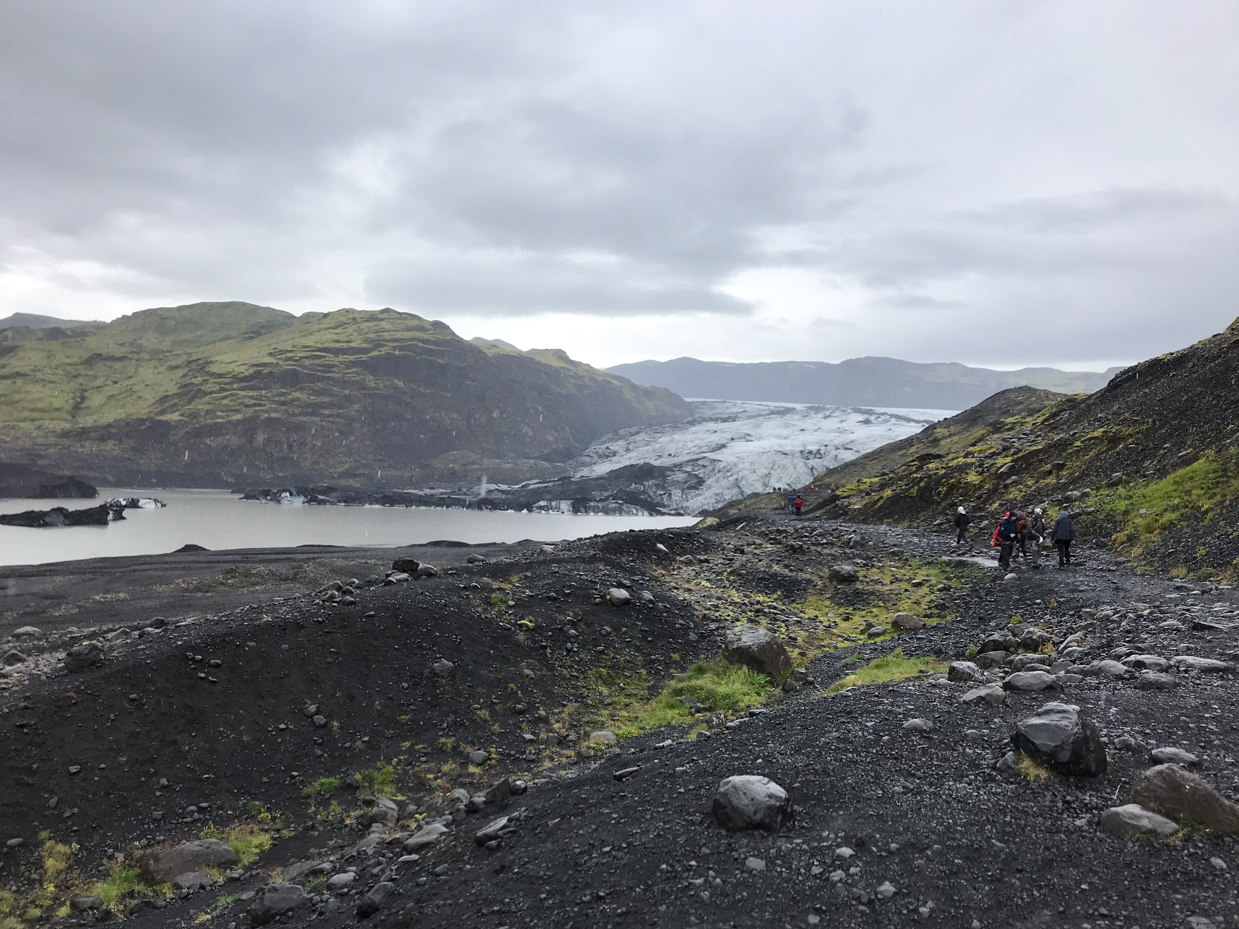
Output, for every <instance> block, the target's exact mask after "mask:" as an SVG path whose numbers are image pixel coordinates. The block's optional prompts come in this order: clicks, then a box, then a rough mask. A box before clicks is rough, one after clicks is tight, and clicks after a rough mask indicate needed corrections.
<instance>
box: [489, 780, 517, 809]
mask: <svg viewBox="0 0 1239 929" xmlns="http://www.w3.org/2000/svg"><path fill="white" fill-rule="evenodd" d="M510 796H512V779H511V778H510V777H505V778H504V779H503V780H501V781H496V782H495V783H494V784H492V785H491V786H490V788H489V789H488V790H487V791H486V802H487V803H502V802H503V801H504V800H507V799H508V798H509V797H510Z"/></svg>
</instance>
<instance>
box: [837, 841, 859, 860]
mask: <svg viewBox="0 0 1239 929" xmlns="http://www.w3.org/2000/svg"><path fill="white" fill-rule="evenodd" d="M855 854H856V852H854V851H852V850H851V849H850V848H848V847H847V846H846V845H844V846H842V847H840V848H836V849H835V857H836V858H838V859H839V860H840V861H847V860H848V859H850V858H851V857H852V856H854V855H855Z"/></svg>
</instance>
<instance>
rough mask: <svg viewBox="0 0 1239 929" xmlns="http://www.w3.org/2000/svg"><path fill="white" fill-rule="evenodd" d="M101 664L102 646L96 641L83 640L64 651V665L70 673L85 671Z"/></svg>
mask: <svg viewBox="0 0 1239 929" xmlns="http://www.w3.org/2000/svg"><path fill="white" fill-rule="evenodd" d="M101 664H103V646H102V645H100V644H99V643H98V642H83V643H82V644H81V645H75V646H73V648H71V649H69V650H68V651H67V652H65V657H64V666H65V670H66V671H69V672H70V673H72V672H75V671H85V670H87V669H88V668H94V667H96V666H98V665H101Z"/></svg>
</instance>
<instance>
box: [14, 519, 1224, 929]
mask: <svg viewBox="0 0 1239 929" xmlns="http://www.w3.org/2000/svg"><path fill="white" fill-rule="evenodd" d="M939 550H940V546H939V543H938V540H937V539H935V538H934V537H933V536H932V534H928V533H924V532H918V531H911V530H904V529H897V528H882V527H863V526H860V527H858V526H852V525H845V524H839V523H835V522H830V521H826V520H814V519H806V520H804V521H801V522H799V523H796V522H793V521H792V520H790V519H788V518H785V517H777V518H769V517H767V518H762V519H758V520H748V521H745V522H744V523H743V524H741V523H736V524H733V525H730V526H724V525H716V526H714V527H713V528H712V529H708V530H703V529H693V530H678V531H670V532H660V533H624V534H621V535H616V536H607V537H600V538H597V539H591V540H582V541H580V542H576V543H571V544H568V545H563V546H559V547H557V548H556V549H554V550H549V551H540V552H539V551H535V552H534V553H517V552H514V553H512V554H511V555H509V556H506V557H502V558H501V559H500V560H499V561H497V562H481V563H474V564H469V563H468V562H469V558H468V555H469V554H471V553H472V552H471V551H470V550H468V549H460V550H458V551H459V554H458V555H457V556H456V558H455V560H454V561H453V562H451V563H444V562H440V564H439V566H438V567H439V569H440V572H441V573H440V574H439V576H430V577H425V578H422V579H420V580H401V579H399V578H396V577H395V576H393V577H391V578H389V583H387V584H386V585H384V583H383V582H382V581H381V577H382V574H383V573H385V572H380V571H375V573H374V575H373V577H372V578H371V579H367V580H360V581H358V583H357V584H356V585H353V584H350V583H343V584H340V585H336V586H339V587H340V588H341V589H339V590H336V589H333V588H332V587H331V586H328V587H323V588H320V589H319V591H318V592H316V593H313V594H310V593H307V594H303V595H300V596H292V597H284V598H281V599H279V600H267V601H266V602H255V603H253V604H252V605H250V606H241V607H239V608H233V609H226V610H220V611H218V612H203V611H202V610H201V608H200V607H195V608H194V609H193V611H192V612H189V613H183V612H182V613H178V612H175V611H173V612H171V613H169V612H167V611H166V610H165V611H164V612H162V613H161V616H160V617H155V616H151V615H148V614H147V613H146V612H145V611H143V610H142V609H141V608H138V609H134V608H132V607H131V608H130V610H129V611H128V617H127V619H128V621H127V622H126V624H125V628H124V631H122V630H121V629H120V628H119V627H118V626H117V625H116V624H115V623H112V624H111V625H105V626H102V627H98V628H94V629H89V628H88V627H89V626H90V625H91V616H90V613H89V611H88V609H87V608H85V602H84V603H83V607H84V609H83V610H82V611H81V612H79V613H77V614H76V615H74V616H73V617H72V619H73V621H74V622H75V623H76V624H77V628H75V629H73V630H70V629H68V628H66V627H65V625H64V623H65V620H64V619H57V618H56V617H49V619H51V621H52V623H53V625H47V627H46V628H44V629H42V631H40V632H32V631H30V630H29V629H22V628H19V627H18V624H24V623H25V620H26V619H28V618H29V617H28V616H23V615H12V616H6V617H4V619H3V623H4V625H3V627H2V631H3V632H6V633H8V634H9V635H10V636H11V637H12V638H11V647H12V649H13V651H16V652H19V653H20V654H21V658H22V663H21V665H20V668H19V670H18V671H17V672H16V673H14V672H13V671H12V670H10V671H9V672H8V673H7V675H6V677H5V678H4V679H3V680H0V684H2V690H3V692H0V726H3V727H4V729H5V731H6V733H7V734H8V738H9V739H10V745H11V748H12V750H10V751H8V752H6V753H4V755H2V756H0V777H3V779H4V783H5V785H6V790H5V791H4V792H3V793H0V834H2V835H4V836H6V837H10V836H11V840H8V841H7V845H6V850H5V852H4V854H3V856H0V884H2V885H3V887H4V888H5V890H4V891H3V892H0V919H8V920H10V922H11V923H13V924H17V925H21V924H31V925H45V924H53V925H59V924H63V923H72V922H74V921H80V920H83V919H89V920H92V921H93V920H94V919H96V918H98V917H99V916H101V915H106V914H109V913H110V914H126V915H128V916H129V917H130V922H129V924H130V925H133V926H135V927H141V929H146V927H156V926H159V927H163V926H168V925H190V924H201V923H207V922H211V923H214V922H219V923H220V924H221V925H226V924H232V923H234V922H235V923H236V924H237V925H238V926H248V925H258V924H265V921H266V920H268V919H271V918H273V917H274V916H276V915H277V914H279V913H280V912H281V910H283V908H284V907H287V910H284V911H283V913H282V916H281V921H280V924H281V925H287V926H307V925H315V926H345V925H350V926H351V925H381V926H399V927H403V926H427V927H430V926H461V925H493V926H511V927H530V929H532V927H564V929H566V927H569V926H582V925H605V926H613V927H630V926H632V927H635V926H650V925H660V926H668V927H671V926H677V927H678V926H690V925H694V924H699V925H731V926H765V925H810V926H811V925H837V926H849V927H850V926H857V927H861V926H873V925H880V926H887V925H905V924H916V923H923V922H927V923H929V924H931V925H932V924H934V923H936V922H942V923H943V924H944V925H947V924H949V925H964V926H973V927H978V926H979V927H989V926H1019V927H1029V929H1031V927H1043V926H1056V925H1082V924H1083V923H1085V922H1087V923H1088V924H1089V925H1090V926H1107V927H1110V926H1127V927H1130V926H1136V925H1139V926H1146V927H1148V926H1153V927H1162V926H1166V927H1185V929H1220V927H1222V926H1226V925H1229V924H1230V921H1231V919H1232V918H1233V916H1234V914H1235V913H1236V912H1239V898H1237V897H1236V891H1235V885H1234V882H1233V878H1232V875H1231V873H1230V872H1231V870H1232V869H1233V868H1235V867H1239V858H1237V857H1236V850H1237V846H1236V839H1235V837H1234V835H1233V834H1228V833H1232V832H1233V831H1234V829H1232V826H1231V824H1230V823H1231V821H1230V819H1229V818H1228V817H1230V816H1231V815H1233V814H1234V808H1233V807H1232V806H1231V805H1229V801H1227V800H1225V799H1224V797H1216V798H1215V799H1214V801H1213V802H1214V804H1215V805H1214V807H1213V809H1212V811H1211V812H1208V813H1203V814H1201V815H1200V818H1196V817H1195V816H1189V815H1187V814H1185V813H1184V812H1183V810H1182V809H1181V808H1180V806H1178V805H1177V804H1178V803H1179V801H1180V800H1181V799H1182V798H1181V797H1180V798H1178V799H1176V796H1175V795H1174V794H1173V791H1170V790H1167V789H1166V788H1165V785H1164V784H1162V789H1161V790H1160V792H1151V788H1150V783H1151V782H1152V783H1154V786H1156V783H1161V782H1160V781H1157V778H1163V779H1164V778H1165V777H1171V778H1178V779H1179V781H1180V782H1182V783H1190V784H1192V785H1193V789H1194V790H1196V789H1197V788H1196V787H1195V784H1196V782H1194V781H1187V780H1186V778H1188V777H1190V775H1189V774H1188V773H1187V772H1186V771H1184V770H1183V769H1180V768H1178V767H1177V766H1178V764H1179V763H1183V764H1186V765H1188V766H1190V768H1191V769H1192V770H1194V771H1197V772H1199V774H1200V776H1201V778H1202V780H1203V783H1204V785H1205V787H1204V788H1200V790H1202V791H1203V795H1205V796H1208V791H1209V790H1214V789H1216V790H1220V791H1221V793H1222V794H1223V795H1225V794H1229V795H1231V796H1234V795H1235V792H1236V790H1237V789H1239V776H1237V773H1236V768H1235V763H1236V762H1235V731H1236V728H1235V723H1234V718H1235V711H1236V709H1237V708H1239V700H1237V694H1236V681H1235V671H1234V668H1235V658H1236V651H1237V649H1239V598H1237V597H1236V595H1235V593H1234V592H1233V591H1231V590H1227V589H1221V588H1217V587H1214V586H1213V585H1203V586H1190V585H1187V584H1183V583H1174V582H1170V581H1167V580H1165V579H1162V578H1159V577H1157V576H1152V575H1148V574H1142V573H1138V572H1135V571H1133V570H1130V569H1129V568H1125V567H1123V566H1121V565H1116V564H1115V563H1114V562H1113V560H1112V559H1111V558H1110V556H1107V555H1102V554H1098V555H1096V556H1094V557H1092V558H1090V559H1087V560H1084V561H1083V563H1082V564H1081V565H1080V566H1079V567H1078V568H1077V569H1076V570H1075V571H1073V572H1072V573H1071V574H1064V573H1058V572H1045V571H1042V572H1034V571H1030V570H1026V569H1024V568H1023V567H1020V568H1017V572H1016V577H1015V579H1014V580H1011V581H1006V582H1001V581H1000V580H999V578H998V577H997V576H996V575H994V574H993V573H992V572H989V571H987V570H986V569H985V568H984V567H983V566H982V565H980V564H976V563H973V562H970V561H968V560H961V559H953V560H948V561H943V560H941V559H940V558H939V557H938V553H939ZM493 554H494V552H492V555H493ZM187 557H188V556H187ZM212 557H213V558H214V559H215V560H216V563H217V562H218V558H219V556H218V555H216V556H212ZM333 557H339V556H338V555H334V556H333ZM474 560H475V561H476V559H474ZM398 567H400V568H402V569H403V568H410V567H411V566H409V565H406V564H403V563H402V564H400V565H398ZM389 570H390V569H389ZM449 572H451V573H449ZM415 573H421V572H415ZM429 573H431V574H434V573H435V572H429ZM341 580H342V581H347V580H348V579H347V578H341ZM65 582H66V583H70V582H72V578H71V577H66V578H65ZM621 586H622V587H623V588H625V590H626V591H628V592H629V593H630V594H632V595H633V596H632V597H631V599H630V600H625V599H624V597H623V596H622V595H621V594H619V593H618V588H619V587H621ZM613 588H615V590H613ZM642 592H648V593H649V594H650V597H649V598H648V599H647V598H645V597H643V596H641V593H642ZM255 595H256V597H257V596H259V592H258V591H256V592H255ZM101 606H103V607H104V608H105V609H108V610H111V609H112V607H111V606H110V605H107V604H102V605H101ZM900 616H903V617H905V618H904V619H899V617H900ZM912 620H916V622H913V621H912ZM737 622H745V623H748V624H750V625H756V626H760V627H764V628H765V629H767V630H768V631H770V632H772V633H774V634H776V635H777V636H778V637H779V638H781V639H782V640H783V641H784V642H786V643H787V645H788V647H789V649H790V652H791V658H792V659H793V661H794V664H795V665H796V666H797V671H798V672H800V673H794V674H793V675H792V677H791V681H793V682H796V681H800V682H801V683H799V684H796V683H791V684H789V685H786V687H785V688H779V689H771V688H770V687H769V683H768V682H765V681H763V680H762V679H760V678H759V679H756V681H755V680H754V678H753V677H751V676H746V675H744V674H739V675H737V673H736V672H734V671H732V672H724V671H723V669H722V668H721V667H720V666H719V665H718V664H717V663H716V664H713V665H707V666H704V669H702V668H699V669H697V670H695V671H694V670H691V669H690V670H688V671H687V672H684V669H685V668H686V667H687V666H688V665H689V664H691V663H692V662H693V661H694V660H695V659H697V658H712V657H713V656H715V655H717V654H718V653H719V650H720V649H721V648H722V647H723V645H724V635H725V633H726V632H727V631H728V630H729V629H730V628H731V627H732V625H733V624H735V623H737ZM900 626H902V628H903V630H904V631H900V628H899V627H900ZM84 639H89V640H91V641H96V642H99V643H101V645H100V646H99V647H98V648H97V650H96V651H91V650H90V649H85V650H83V649H81V648H80V647H79V646H80V643H81V642H82V641H83V640H84ZM978 648H984V649H985V651H984V652H983V654H984V655H985V656H987V658H986V659H985V660H982V658H981V657H980V656H979V655H976V656H975V658H976V661H975V665H974V664H973V663H971V662H970V663H969V664H967V665H965V664H960V665H958V666H956V667H952V669H951V670H950V671H949V673H948V672H946V667H947V662H949V661H951V660H954V659H959V660H962V659H965V658H967V657H973V656H974V653H975V652H976V650H977V649H978ZM67 650H70V651H72V653H73V654H72V655H71V656H70V651H67ZM66 656H70V657H71V661H70V663H69V667H72V668H75V669H77V670H72V671H69V670H65V662H64V660H63V659H64V657H66ZM978 666H981V667H978ZM1154 666H1156V667H1158V668H1163V669H1164V670H1160V671H1159V670H1150V669H1151V668H1153V667H1154ZM677 672H684V673H682V674H680V675H678V676H677ZM724 674H726V675H727V676H724ZM965 678H967V679H965ZM1150 682H1152V684H1153V685H1154V686H1152V687H1150ZM664 687H666V689H665V690H664ZM978 690H981V691H983V692H984V694H985V697H984V698H981V699H976V698H975V692H976V691H978ZM660 694H661V696H659V695H660ZM651 698H656V699H654V700H653V702H652V703H651V702H649V701H651ZM681 698H682V699H681ZM1064 700H1065V701H1067V702H1068V703H1070V704H1072V705H1074V706H1076V707H1079V712H1080V713H1081V714H1083V719H1084V720H1085V723H1084V724H1083V725H1086V727H1087V733H1088V738H1090V739H1093V740H1094V742H1093V743H1092V748H1093V749H1096V748H1097V747H1100V748H1101V749H1102V750H1103V752H1104V755H1103V756H1102V758H1103V759H1104V761H1105V764H1104V766H1102V768H1101V769H1100V770H1097V771H1096V773H1093V774H1088V775H1081V774H1065V773H1059V771H1057V770H1056V768H1058V767H1061V766H1062V765H1064V764H1065V760H1066V759H1069V758H1070V757H1074V755H1073V754H1064V755H1063V759H1064V761H1063V762H1058V761H1054V760H1053V759H1051V758H1049V757H1048V756H1046V757H1042V758H1041V759H1040V760H1038V756H1037V754H1036V753H1037V752H1038V751H1040V749H1037V748H1035V747H1029V748H1028V752H1030V753H1029V754H1026V755H1025V756H1024V757H1019V756H1014V755H1013V744H1016V743H1013V735H1015V734H1016V733H1017V732H1018V731H1021V730H1023V731H1030V730H1028V720H1030V719H1031V718H1033V717H1035V716H1037V714H1038V713H1039V712H1041V711H1043V710H1044V709H1045V707H1046V705H1047V704H1052V703H1058V702H1061V701H1064ZM762 711H764V712H762ZM1066 712H1067V715H1068V716H1070V713H1071V711H1066ZM603 732H611V733H618V734H619V735H620V736H621V739H620V740H619V741H612V740H611V738H610V737H609V736H607V735H604V734H598V735H595V733H603ZM1051 736H1055V733H1054V732H1053V731H1051V729H1046V728H1044V727H1043V729H1042V730H1041V731H1040V733H1039V735H1038V738H1041V739H1043V741H1045V740H1047V739H1049V738H1050V737H1051ZM1056 737H1062V738H1065V739H1068V740H1069V742H1067V743H1063V744H1066V745H1068V747H1069V748H1070V750H1071V752H1072V753H1074V752H1076V751H1086V750H1088V748H1089V746H1087V745H1083V747H1081V745H1082V743H1080V740H1079V738H1078V737H1077V736H1074V735H1072V734H1071V733H1069V732H1066V733H1064V732H1059V733H1058V734H1057V736H1056ZM1071 740H1074V741H1071ZM1078 743H1079V744H1078ZM1038 744H1040V743H1038ZM1045 744H1047V745H1049V744H1051V743H1050V742H1049V741H1046V742H1045ZM1166 758H1171V759H1174V761H1173V762H1172V767H1173V768H1174V769H1175V771H1176V772H1181V773H1172V774H1171V775H1167V774H1166V773H1165V769H1164V768H1160V767H1158V765H1159V764H1160V763H1161V761H1162V760H1163V759H1166ZM1094 760H1096V757H1095V755H1094ZM1150 770H1152V771H1154V772H1161V773H1158V774H1157V778H1153V779H1152V781H1151V778H1150V775H1149V774H1148V772H1149V771H1150ZM736 775H757V776H764V777H767V778H769V779H770V780H771V781H773V782H775V783H776V784H777V785H779V786H780V787H782V788H784V789H785V791H786V794H787V798H786V799H787V802H788V803H789V804H790V811H791V817H790V819H788V820H786V821H785V822H783V824H782V825H781V826H780V827H779V828H778V829H775V830H773V831H765V830H762V829H750V830H741V831H734V832H733V831H726V830H724V829H723V828H721V827H720V825H719V820H720V814H718V813H717V812H716V810H717V806H716V804H717V797H716V795H717V794H718V792H719V785H720V782H721V781H722V780H723V779H724V778H728V777H732V776H736ZM1136 799H1139V800H1140V801H1141V802H1144V803H1147V804H1151V805H1154V806H1158V807H1159V809H1161V810H1162V812H1163V813H1167V814H1169V816H1170V817H1171V818H1170V820H1169V821H1170V823H1171V828H1173V830H1174V832H1173V834H1172V835H1169V836H1168V837H1158V836H1157V834H1156V832H1153V833H1151V834H1150V835H1149V836H1146V837H1144V838H1125V837H1122V836H1121V835H1117V834H1115V832H1121V831H1122V830H1121V829H1119V828H1117V827H1116V826H1115V825H1114V823H1113V819H1114V817H1115V815H1116V814H1114V813H1112V812H1111V811H1112V810H1114V809H1115V808H1116V807H1122V806H1124V805H1125V804H1127V803H1128V801H1134V800H1136ZM1197 813H1200V811H1197ZM728 821H732V822H733V824H734V821H733V820H728ZM1149 821H1150V822H1154V823H1155V822H1156V820H1153V819H1149ZM204 840H212V841H214V842H216V843H219V845H222V846H223V848H222V849H220V848H219V847H218V845H215V846H206V847H204V846H202V845H198V846H193V847H185V846H184V844H183V843H187V842H191V841H192V842H199V843H200V842H202V841H204ZM174 849H175V854H171V855H170V854H168V853H169V852H172V851H173V850H174ZM186 866H189V867H193V868H195V869H196V870H194V871H189V872H185V873H176V874H173V873H172V872H173V871H178V869H179V868H180V867H186ZM173 877H175V878H176V879H177V881H176V884H173V883H170V882H169V880H168V879H170V878H173ZM217 881H218V882H219V883H217ZM177 885H179V886H180V887H181V888H184V889H178V886H177ZM6 895H7V896H6ZM75 906H76V907H78V908H79V909H75V908H74V907H75ZM57 914H59V915H57Z"/></svg>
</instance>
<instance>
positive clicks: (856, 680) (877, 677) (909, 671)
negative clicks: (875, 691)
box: [826, 649, 948, 694]
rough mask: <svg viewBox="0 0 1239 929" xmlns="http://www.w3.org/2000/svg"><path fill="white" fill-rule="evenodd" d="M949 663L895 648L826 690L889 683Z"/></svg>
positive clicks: (835, 692)
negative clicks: (919, 656) (908, 655)
mask: <svg viewBox="0 0 1239 929" xmlns="http://www.w3.org/2000/svg"><path fill="white" fill-rule="evenodd" d="M947 665H948V662H945V661H939V660H938V659H936V658H908V657H906V656H905V655H904V653H903V651H902V650H901V649H895V651H893V652H892V653H891V654H889V655H887V656H886V657H885V658H875V659H874V660H873V661H871V662H869V663H868V664H867V665H865V666H864V667H862V668H859V669H858V670H856V671H853V672H852V673H851V674H849V675H848V676H847V677H845V678H843V679H842V680H838V681H835V682H834V683H833V684H831V685H830V687H829V689H828V690H827V691H826V692H827V693H829V694H837V693H839V692H840V691H843V690H847V689H848V688H850V687H865V686H868V685H871V684H889V683H891V682H892V681H902V680H905V679H906V678H909V677H918V676H920V675H922V674H929V673H931V672H934V671H945V670H946V669H947Z"/></svg>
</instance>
